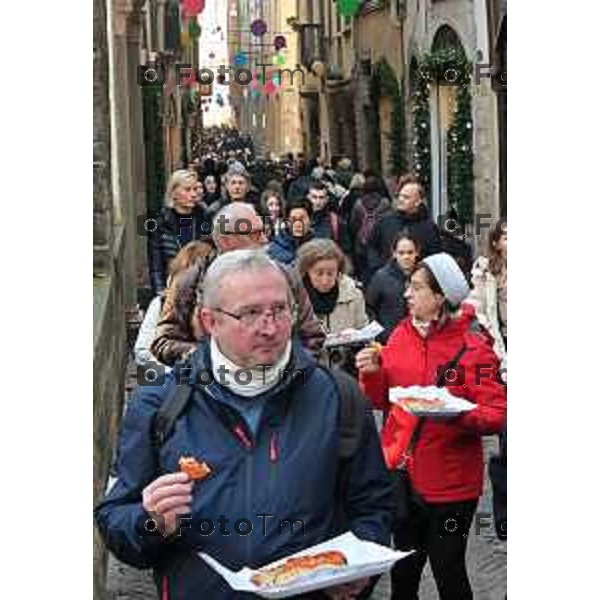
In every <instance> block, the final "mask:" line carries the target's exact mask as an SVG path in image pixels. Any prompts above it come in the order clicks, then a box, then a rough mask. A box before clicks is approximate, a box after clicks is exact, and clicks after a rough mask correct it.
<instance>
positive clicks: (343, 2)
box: [337, 0, 360, 17]
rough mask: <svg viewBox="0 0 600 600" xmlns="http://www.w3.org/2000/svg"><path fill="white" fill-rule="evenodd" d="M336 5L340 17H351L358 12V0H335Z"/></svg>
mask: <svg viewBox="0 0 600 600" xmlns="http://www.w3.org/2000/svg"><path fill="white" fill-rule="evenodd" d="M337 6H338V12H339V13H340V15H342V17H353V16H354V15H355V14H356V13H357V12H358V7H359V6H360V0H337Z"/></svg>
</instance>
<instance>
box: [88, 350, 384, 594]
mask: <svg viewBox="0 0 600 600" xmlns="http://www.w3.org/2000/svg"><path fill="white" fill-rule="evenodd" d="M194 356H195V360H194V365H193V367H194V369H195V370H196V373H200V372H202V371H204V372H207V371H206V370H207V369H208V370H210V357H209V350H208V344H205V345H204V346H203V347H201V348H200V349H199V351H198V352H197V353H196V355H194ZM290 371H298V372H299V373H300V374H301V376H300V377H297V378H292V377H282V381H281V382H280V383H279V384H278V385H277V386H276V387H275V388H273V389H272V390H271V391H269V392H266V393H265V394H264V395H263V396H262V398H260V397H258V398H256V399H253V400H252V401H259V402H260V401H261V400H262V401H264V405H263V406H264V407H263V410H262V414H261V415H260V419H259V423H258V429H257V432H256V435H253V434H252V431H251V429H250V428H249V427H248V425H247V423H246V420H245V419H244V417H243V416H242V414H241V413H240V412H238V411H237V410H236V409H235V408H233V406H231V404H232V403H233V404H235V401H236V398H237V402H239V398H238V397H235V396H233V394H232V392H231V391H229V389H228V388H227V387H223V386H221V385H220V384H219V383H218V382H213V383H212V384H210V385H206V386H200V385H199V386H197V388H196V391H195V392H194V398H193V400H192V401H191V402H190V403H189V405H188V409H187V411H186V412H185V413H184V414H183V416H182V417H181V418H180V419H179V420H178V422H177V424H176V427H175V430H174V433H173V435H172V436H171V437H170V438H169V439H168V440H167V441H166V442H165V443H164V445H163V446H162V447H161V449H160V451H159V452H157V449H156V448H155V447H154V446H153V444H152V442H151V438H150V431H151V427H152V426H151V423H152V419H153V417H154V415H155V414H156V412H157V409H158V408H159V406H160V404H161V402H162V401H163V400H164V399H165V397H166V395H167V394H168V393H169V392H170V391H171V389H172V387H173V386H174V385H176V383H175V379H174V375H173V374H172V375H170V376H169V378H168V380H167V384H166V386H165V387H146V388H140V389H139V392H138V394H137V395H136V396H135V397H134V398H133V399H132V401H131V403H130V405H129V407H128V410H127V413H126V415H125V417H124V421H123V423H122V426H121V435H120V443H119V448H118V453H117V456H118V463H117V473H116V474H117V480H116V483H115V484H114V486H113V487H112V489H111V490H110V492H109V493H108V494H107V496H106V498H105V499H104V500H103V502H102V503H101V504H100V505H99V506H98V507H97V508H96V510H95V520H96V523H97V526H98V529H99V531H100V534H101V536H102V538H103V540H104V541H105V543H106V545H107V547H108V548H109V550H110V551H111V552H113V553H114V554H115V556H116V557H117V558H119V559H120V560H122V561H123V562H125V563H127V564H130V565H132V566H134V567H137V568H142V569H144V568H152V569H154V573H155V579H156V582H157V584H158V585H159V586H160V588H161V589H166V590H167V593H168V598H169V599H170V600H192V599H196V598H199V597H201V598H205V599H207V600H209V599H210V600H230V599H231V600H233V599H237V598H256V597H257V596H255V595H251V594H241V593H239V592H235V591H234V590H232V589H231V588H229V586H228V585H227V583H226V582H225V581H224V580H223V579H222V578H221V577H220V576H219V575H217V574H216V573H215V572H214V571H213V570H212V569H211V568H210V567H208V566H207V565H206V563H204V561H203V560H202V559H201V558H200V557H199V556H198V555H197V552H206V553H207V554H209V555H210V556H212V557H214V558H215V559H217V560H218V561H219V562H221V563H222V564H224V565H225V566H227V567H228V568H229V569H232V570H234V571H235V570H238V569H240V568H242V567H243V566H249V567H251V568H256V567H259V566H262V565H265V564H267V563H269V562H271V561H274V560H277V559H279V558H282V557H284V556H286V555H288V554H290V553H293V552H298V551H301V550H303V549H305V548H308V547H310V546H312V545H314V544H317V543H320V542H323V541H325V540H327V539H329V538H331V537H334V536H335V535H337V534H338V533H340V532H339V530H338V528H337V527H336V523H335V519H336V516H337V514H339V513H337V514H336V510H335V509H336V481H337V479H338V473H339V468H340V462H339V459H338V444H339V436H338V431H339V425H338V424H339V417H338V408H339V402H340V400H339V392H338V388H337V386H336V385H335V382H334V380H333V379H332V378H331V376H330V375H328V374H327V373H326V372H324V371H323V370H322V369H321V368H319V367H317V365H316V363H315V361H314V359H313V358H312V357H311V356H310V355H309V354H307V353H306V352H304V351H303V350H302V349H301V348H300V347H298V346H295V347H294V350H293V358H292V363H291V364H290ZM356 393H358V390H356ZM182 455H187V456H193V457H195V458H197V459H198V460H204V461H206V462H207V463H208V464H209V466H210V467H211V468H212V474H211V475H210V477H209V478H207V479H206V480H204V481H203V482H202V483H200V484H196V485H195V487H194V489H193V492H192V494H193V499H192V502H191V514H190V515H188V516H189V517H190V518H191V520H190V521H188V522H187V523H186V524H185V527H183V526H182V528H181V535H180V536H177V537H175V538H174V541H165V540H163V539H162V538H161V537H160V536H159V535H151V534H148V533H146V532H145V531H144V529H143V524H144V523H145V522H146V521H147V519H148V516H149V515H148V513H146V511H145V510H144V508H143V506H142V490H143V489H144V487H146V486H147V485H148V484H149V483H150V482H151V481H153V480H154V479H156V477H158V476H159V475H160V474H163V473H171V472H175V471H178V470H179V468H178V460H179V458H180V457H181V456H182ZM349 461H350V462H349V466H348V469H347V471H346V472H347V473H348V477H347V484H346V485H345V486H344V489H345V493H344V498H345V501H344V502H343V505H344V508H345V511H346V513H347V516H348V523H349V528H350V530H351V531H352V532H353V533H355V535H357V536H358V537H360V538H362V539H365V540H370V541H374V542H377V543H380V544H388V543H389V536H390V527H391V509H392V506H393V499H392V490H391V486H390V481H389V475H388V473H387V471H386V468H385V465H384V462H383V456H382V452H381V448H380V444H379V438H378V435H377V430H376V428H375V425H374V421H373V418H372V416H371V415H370V414H367V415H366V419H365V426H364V428H363V433H362V438H361V441H360V445H359V447H358V449H357V451H356V452H355V453H354V455H353V456H352V457H351V458H350V459H349ZM338 507H339V503H338ZM267 515H270V518H269V517H268V516H267ZM240 519H246V520H247V522H250V523H251V529H250V531H251V533H250V534H249V535H245V536H242V535H239V534H238V533H237V532H236V530H235V527H236V526H237V527H238V528H239V530H240V531H242V532H244V528H250V526H249V525H248V524H247V522H246V523H245V524H242V525H237V522H238V521H239V520H240ZM286 519H289V521H288V522H287V524H283V525H282V526H280V523H281V522H282V521H285V520H286ZM297 520H300V521H301V523H303V529H304V532H303V533H302V529H301V527H302V525H301V523H299V522H298V521H297ZM207 521H210V522H212V524H213V525H214V529H213V531H212V533H211V534H208V533H206V532H207V530H208V529H210V523H208V524H207ZM294 521H295V523H294ZM290 522H292V523H294V524H293V526H290ZM188 526H189V528H188ZM201 527H202V529H201ZM294 528H295V530H294ZM247 530H248V529H246V531H247ZM202 532H205V533H204V534H203V533H202ZM227 534H228V535H227Z"/></svg>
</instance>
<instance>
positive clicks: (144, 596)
mask: <svg viewBox="0 0 600 600" xmlns="http://www.w3.org/2000/svg"><path fill="white" fill-rule="evenodd" d="M493 444H494V442H493V441H492V440H486V454H489V453H490V451H491V449H492V448H493V447H494V445H493ZM486 484H487V485H486V489H485V493H484V496H483V497H482V498H481V500H480V502H479V507H478V512H480V513H491V512H492V505H491V495H490V487H489V480H488V479H487V478H486ZM506 556H507V555H506V543H503V542H499V541H498V540H497V539H496V536H495V534H494V532H493V530H492V529H483V530H482V531H481V535H479V536H476V535H475V527H474V526H473V527H472V528H471V534H470V539H469V546H468V552H467V565H468V569H469V576H470V578H471V584H472V587H473V593H474V597H475V600H502V599H503V598H504V597H505V595H506ZM108 590H109V593H110V594H111V596H110V597H111V600H154V599H156V600H157V599H158V596H157V594H156V589H155V587H154V583H153V581H152V577H151V575H150V573H149V572H147V571H137V570H136V569H132V568H130V567H128V566H126V565H124V564H122V563H120V562H119V561H117V560H116V559H114V558H113V557H112V556H111V557H110V559H109V567H108ZM389 597H390V585H389V578H388V577H385V578H383V579H382V581H381V583H380V584H379V585H378V587H377V588H376V590H375V593H374V594H373V596H372V599H373V600H388V599H389ZM420 597H421V600H437V598H438V595H437V591H436V587H435V582H434V581H433V577H432V575H431V570H430V568H429V565H427V567H426V569H425V576H424V577H423V581H422V583H421V593H420Z"/></svg>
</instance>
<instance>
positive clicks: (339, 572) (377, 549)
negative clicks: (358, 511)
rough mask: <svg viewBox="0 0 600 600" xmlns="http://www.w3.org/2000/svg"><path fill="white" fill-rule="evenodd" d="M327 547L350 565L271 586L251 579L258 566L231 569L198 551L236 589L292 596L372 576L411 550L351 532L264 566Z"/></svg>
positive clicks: (388, 567) (261, 594) (280, 596)
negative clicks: (371, 540) (262, 585)
mask: <svg viewBox="0 0 600 600" xmlns="http://www.w3.org/2000/svg"><path fill="white" fill-rule="evenodd" d="M328 550H339V551H340V552H343V553H344V554H345V556H346V558H347V560H348V565H347V566H345V567H341V568H339V569H336V570H335V571H317V572H315V573H314V574H311V575H307V576H306V577H303V578H301V579H298V580H296V581H295V582H292V583H290V584H289V585H285V586H279V587H270V588H259V587H257V586H256V585H254V584H253V583H252V581H251V580H250V578H251V577H252V576H253V575H254V574H255V573H256V570H253V569H249V568H247V567H244V568H243V569H241V570H240V571H235V572H234V571H230V570H229V569H227V568H226V567H224V566H223V565H222V564H220V563H219V562H217V561H216V560H215V559H214V558H211V557H210V556H209V555H208V554H205V553H203V552H199V553H198V555H199V556H200V558H202V559H203V560H204V561H205V562H206V563H207V564H208V565H209V566H210V567H212V568H213V569H214V570H215V571H216V572H217V573H218V574H219V575H221V577H223V579H225V581H227V583H228V584H229V586H230V587H231V588H232V589H234V590H237V591H240V592H251V593H254V594H257V595H258V596H261V597H262V598H289V597H290V596H295V595H296V594H304V593H306V592H312V591H314V590H320V589H323V588H329V587H333V586H336V585H341V584H343V583H348V582H350V581H354V580H356V579H361V578H362V577H371V576H372V575H379V574H381V573H385V572H386V571H389V570H390V569H391V568H392V566H393V565H394V563H395V562H396V561H398V560H400V559H401V558H404V557H405V556H408V555H409V554H411V553H412V550H411V551H410V552H399V551H396V550H392V549H391V548H388V547H386V546H381V545H380V544H375V543H374V542H365V541H363V540H360V539H358V538H357V537H356V536H355V535H354V534H353V533H351V532H348V533H344V534H343V535H340V536H338V537H336V538H333V539H331V540H329V541H327V542H323V543H321V544H317V545H316V546H311V547H310V548H306V549H305V550H302V551H301V552H296V553H295V554H292V555H290V556H286V557H285V558H282V559H281V560H278V561H276V562H273V563H270V564H268V565H265V566H264V567H262V568H263V569H265V568H271V567H276V566H277V565H279V564H281V563H283V562H285V561H286V560H287V559H288V558H291V557H295V556H304V555H306V554H316V553H318V552H325V551H328Z"/></svg>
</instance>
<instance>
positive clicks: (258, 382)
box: [210, 338, 292, 398]
mask: <svg viewBox="0 0 600 600" xmlns="http://www.w3.org/2000/svg"><path fill="white" fill-rule="evenodd" d="M291 355H292V342H291V341H289V342H288V343H287V346H286V347H285V350H284V351H283V354H282V355H281V358H280V359H279V360H278V361H277V362H276V363H275V364H274V365H269V366H265V367H254V368H243V367H238V366H237V365H236V364H235V363H234V362H232V361H231V360H229V359H228V358H227V357H226V356H225V355H224V354H223V353H222V352H221V350H220V349H219V346H218V345H217V342H216V341H215V339H214V338H211V339H210V360H211V364H212V373H213V376H214V378H215V381H217V382H219V383H220V384H221V385H224V386H225V387H227V388H228V389H230V390H231V391H232V392H233V393H234V394H237V395H238V396H243V397H244V398H252V397H254V396H258V395H259V394H263V393H264V392H267V391H268V390H270V389H272V388H274V387H275V386H276V385H277V384H278V383H279V381H280V379H281V377H282V376H283V375H282V373H283V371H284V370H285V368H286V367H287V364H288V362H289V361H290V356H291ZM222 367H224V368H222ZM238 371H241V373H239V374H238V381H236V380H235V377H234V374H235V373H236V372H238ZM249 373H250V375H251V377H249V375H248V374H249ZM248 380H249V381H248ZM240 382H241V383H240Z"/></svg>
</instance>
